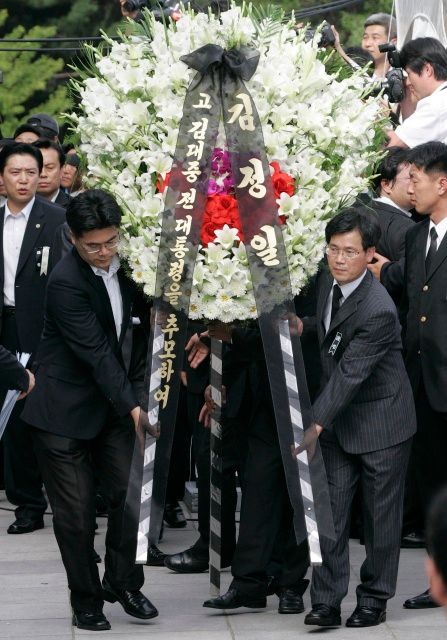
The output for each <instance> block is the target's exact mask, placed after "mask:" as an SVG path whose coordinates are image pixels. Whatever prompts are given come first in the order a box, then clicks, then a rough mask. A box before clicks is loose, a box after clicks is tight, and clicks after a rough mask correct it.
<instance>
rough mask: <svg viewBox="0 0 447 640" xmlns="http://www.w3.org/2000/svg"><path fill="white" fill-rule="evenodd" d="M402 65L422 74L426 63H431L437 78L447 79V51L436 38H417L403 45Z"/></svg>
mask: <svg viewBox="0 0 447 640" xmlns="http://www.w3.org/2000/svg"><path fill="white" fill-rule="evenodd" d="M400 61H401V64H402V67H403V68H404V69H405V68H406V67H408V68H409V69H411V71H414V72H415V73H417V74H418V76H420V75H421V73H422V69H423V68H424V65H425V64H427V63H428V64H431V66H432V67H433V73H434V76H435V78H436V80H447V51H446V50H445V47H444V46H443V45H442V43H441V42H439V40H437V39H436V38H415V39H414V40H410V42H407V44H406V45H404V46H403V47H402V50H401V52H400Z"/></svg>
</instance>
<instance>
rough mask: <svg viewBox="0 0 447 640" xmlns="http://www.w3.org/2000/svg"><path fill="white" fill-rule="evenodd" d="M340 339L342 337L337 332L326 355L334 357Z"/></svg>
mask: <svg viewBox="0 0 447 640" xmlns="http://www.w3.org/2000/svg"><path fill="white" fill-rule="evenodd" d="M341 338H342V335H341V333H340V332H339V331H338V332H337V334H336V336H335V338H334V342H333V343H332V344H331V346H330V347H329V351H328V354H329V355H330V356H335V352H336V351H337V349H338V347H339V346H340V342H341Z"/></svg>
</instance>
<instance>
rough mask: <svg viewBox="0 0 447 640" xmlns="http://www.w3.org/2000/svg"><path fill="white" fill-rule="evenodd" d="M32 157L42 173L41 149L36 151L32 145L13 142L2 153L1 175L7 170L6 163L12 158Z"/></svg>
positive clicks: (0, 158)
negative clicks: (17, 156)
mask: <svg viewBox="0 0 447 640" xmlns="http://www.w3.org/2000/svg"><path fill="white" fill-rule="evenodd" d="M16 155H19V156H32V157H33V158H34V159H35V160H36V162H37V166H38V167H39V173H42V167H43V158H42V154H41V153H40V150H39V149H36V147H34V146H33V145H32V144H28V143H26V142H11V144H7V145H5V146H4V147H3V149H2V150H1V151H0V173H3V172H4V170H5V166H6V163H7V162H8V159H9V158H10V157H11V156H16Z"/></svg>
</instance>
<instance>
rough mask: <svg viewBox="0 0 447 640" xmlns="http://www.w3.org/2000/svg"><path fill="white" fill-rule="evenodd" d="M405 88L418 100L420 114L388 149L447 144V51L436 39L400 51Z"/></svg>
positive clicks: (391, 138)
mask: <svg viewBox="0 0 447 640" xmlns="http://www.w3.org/2000/svg"><path fill="white" fill-rule="evenodd" d="M400 61H401V64H402V67H403V69H404V70H405V72H406V74H407V77H406V80H405V86H406V88H407V90H409V91H410V92H411V94H412V96H413V97H414V98H415V100H416V101H417V105H416V111H415V112H414V113H413V114H412V115H411V116H410V117H409V118H407V119H406V120H404V122H403V123H402V124H401V125H399V126H398V127H397V128H396V130H395V131H389V132H388V133H387V136H388V146H396V147H410V148H412V147H415V146H417V145H419V144H423V143H424V142H429V141H432V140H436V141H439V142H447V91H446V89H447V52H446V50H445V48H444V47H443V45H442V44H441V42H439V40H436V39H435V38H416V39H415V40H411V41H410V42H407V44H406V45H405V46H404V47H403V48H402V50H401V52H400Z"/></svg>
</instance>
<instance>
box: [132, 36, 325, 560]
mask: <svg viewBox="0 0 447 640" xmlns="http://www.w3.org/2000/svg"><path fill="white" fill-rule="evenodd" d="M181 60H182V61H183V62H185V64H187V65H188V66H189V67H190V68H192V69H195V70H196V71H198V73H197V75H196V76H195V78H194V79H193V81H192V83H191V85H190V87H189V89H188V92H187V95H186V98H185V102H184V107H183V117H182V120H181V123H180V129H179V135H178V140H177V146H176V151H175V157H174V161H173V166H172V171H171V176H170V180H169V187H168V190H167V194H166V201H165V211H164V214H163V223H162V230H161V237H160V250H159V255H158V265H157V278H156V294H155V299H154V313H153V321H152V327H151V339H150V345H149V354H150V357H149V358H148V365H150V367H148V368H150V376H149V375H148V380H147V382H148V384H147V385H146V386H147V388H148V392H149V397H148V417H149V425H146V429H144V425H143V424H142V425H141V431H140V434H139V436H140V437H139V438H137V444H136V448H135V460H134V471H133V482H132V484H131V485H129V492H128V505H127V506H128V509H129V510H130V512H131V513H133V514H134V516H135V514H136V512H139V533H138V545H137V562H145V561H146V556H147V546H148V542H150V543H156V542H157V541H158V537H159V531H160V527H161V523H162V518H163V508H164V500H165V493H166V485H167V476H168V471H169V459H170V453H171V448H172V438H173V433H174V426H175V418H176V411H177V402H178V395H179V387H180V372H181V368H182V360H183V354H184V347H185V341H186V335H187V323H188V311H189V299H190V293H191V288H192V277H193V271H194V265H195V261H196V257H197V251H198V248H199V244H200V231H201V227H202V220H203V214H204V210H205V206H206V199H207V191H208V180H209V176H210V165H211V157H212V154H213V151H214V147H215V142H216V137H217V133H218V128H219V121H220V116H221V113H223V119H224V126H225V133H226V138H227V146H228V151H229V154H230V159H231V167H232V172H233V176H234V181H235V192H236V197H237V201H238V206H239V213H240V220H241V225H242V230H243V233H244V243H245V246H246V249H247V256H248V262H249V267H250V272H251V278H252V282H253V292H254V297H255V300H256V307H257V312H258V322H259V327H260V331H261V336H262V341H263V345H264V352H265V357H266V362H267V368H268V374H269V379H270V385H271V393H272V399H273V406H274V411H275V417H276V423H277V428H278V435H279V442H280V446H281V453H282V459H283V464H284V470H285V475H286V481H287V487H288V492H289V496H290V500H291V503H292V506H293V509H294V526H295V533H296V538H297V542H298V543H299V542H302V541H303V540H304V539H306V537H308V536H309V535H310V533H311V532H313V533H312V535H313V537H314V539H315V535H316V536H317V538H318V531H319V532H320V534H323V535H326V536H328V537H333V525H332V518H331V515H330V514H331V509H330V501H329V493H328V489H327V481H326V476H325V471H324V464H323V461H322V456H321V452H320V450H319V447H318V442H315V440H316V436H315V438H314V442H313V445H315V453H314V454H313V456H312V460H310V456H309V462H310V466H309V471H310V480H311V482H310V484H311V486H310V485H309V488H308V489H306V490H305V491H306V493H307V494H309V493H310V494H313V495H316V494H318V500H317V501H316V503H315V508H317V509H318V512H317V513H316V512H315V508H314V501H313V499H312V500H310V499H309V495H305V496H304V500H305V502H304V503H303V495H302V489H303V486H305V485H303V481H302V478H300V475H299V474H300V471H299V465H298V464H297V459H296V457H295V455H293V451H294V450H295V445H296V437H295V436H296V433H297V431H296V428H295V425H294V424H293V420H292V417H291V416H292V415H293V411H292V405H291V404H290V399H289V395H288V392H287V385H286V371H285V364H284V363H285V360H284V358H283V356H282V351H281V349H282V345H281V336H280V331H279V327H282V333H283V334H284V323H286V325H288V326H287V328H286V334H287V337H290V340H291V344H292V351H293V362H294V366H295V371H294V375H295V377H296V381H297V384H298V395H299V404H300V405H301V406H300V410H301V415H302V420H303V424H304V427H305V428H306V427H307V428H309V427H310V426H311V425H312V424H313V421H312V411H311V404H310V400H309V394H308V391H307V384H306V377H305V372H304V366H303V361H302V353H301V345H300V341H299V338H298V335H297V333H296V331H295V328H296V320H295V311H294V306H293V294H292V288H291V285H290V276H289V270H288V263H287V257H286V250H285V246H284V240H283V236H282V232H281V228H280V225H279V222H278V214H277V204H276V198H275V194H274V190H273V185H272V181H271V177H270V167H269V163H268V160H267V157H266V154H265V147H264V139H263V135H262V127H261V123H260V120H259V116H258V114H257V111H256V107H255V105H254V103H253V100H252V98H251V95H250V94H249V92H248V90H247V88H246V86H245V84H244V82H243V81H244V80H249V79H250V78H251V77H252V76H253V74H254V72H255V71H256V68H257V65H258V62H259V52H257V51H256V50H254V49H251V48H248V47H241V48H239V49H231V50H229V51H225V50H223V49H222V48H221V47H219V46H216V45H206V46H204V47H201V48H200V49H198V50H197V51H194V52H193V53H191V54H189V55H186V56H183V57H182V58H181ZM283 344H284V343H283ZM157 437H159V439H158V440H156V438H157ZM306 440H307V441H308V440H309V441H310V440H312V438H308V433H307V434H306ZM155 452H156V455H155ZM300 483H301V484H300ZM138 487H139V492H138V491H137V488H138ZM137 493H139V494H140V495H139V496H138V498H137V497H136V496H137ZM303 504H306V512H304V507H303ZM317 522H318V526H317ZM317 546H318V545H317Z"/></svg>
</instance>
